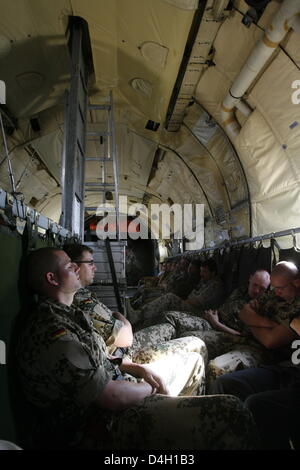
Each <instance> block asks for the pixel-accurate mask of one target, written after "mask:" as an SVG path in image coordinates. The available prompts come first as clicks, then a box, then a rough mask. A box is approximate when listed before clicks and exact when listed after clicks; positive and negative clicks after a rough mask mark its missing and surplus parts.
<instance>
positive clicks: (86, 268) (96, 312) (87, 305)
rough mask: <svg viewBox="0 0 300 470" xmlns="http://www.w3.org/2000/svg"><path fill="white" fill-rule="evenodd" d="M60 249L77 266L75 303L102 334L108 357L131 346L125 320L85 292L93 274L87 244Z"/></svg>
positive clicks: (93, 266) (94, 266)
mask: <svg viewBox="0 0 300 470" xmlns="http://www.w3.org/2000/svg"><path fill="white" fill-rule="evenodd" d="M63 249H64V251H65V252H66V253H67V255H68V256H69V257H70V258H71V260H72V261H73V263H76V264H77V265H78V266H79V278H80V282H81V288H80V289H79V290H78V291H77V292H76V294H75V296H74V302H75V304H76V305H78V306H79V307H80V308H81V309H82V310H83V311H85V312H88V313H89V315H90V317H91V319H92V321H93V324H94V327H95V328H96V330H98V331H99V333H100V334H101V335H102V337H103V339H104V341H105V343H106V345H107V347H108V350H109V352H110V353H111V354H112V353H113V352H114V351H115V350H116V348H118V347H124V348H126V347H128V346H131V345H132V340H133V336H132V328H131V324H130V322H129V321H128V320H127V318H125V317H124V315H122V314H121V313H120V312H112V311H111V310H110V309H109V308H108V307H106V305H104V304H103V303H102V302H100V301H99V300H98V298H97V297H96V296H95V295H94V294H92V292H91V291H90V290H89V289H87V286H89V285H90V284H92V282H93V280H94V276H95V272H96V265H95V263H94V259H93V250H92V249H91V248H90V247H88V246H87V245H79V244H78V245H77V244H69V245H65V246H64V247H63Z"/></svg>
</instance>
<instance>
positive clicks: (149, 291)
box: [130, 287, 164, 309]
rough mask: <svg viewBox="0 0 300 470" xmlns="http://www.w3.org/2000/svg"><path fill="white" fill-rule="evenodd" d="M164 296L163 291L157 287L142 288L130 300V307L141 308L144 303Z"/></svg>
mask: <svg viewBox="0 0 300 470" xmlns="http://www.w3.org/2000/svg"><path fill="white" fill-rule="evenodd" d="M163 294H164V289H163V288H159V287H143V288H142V289H139V290H138V291H137V292H136V294H135V295H134V297H133V298H132V299H131V300H130V302H131V305H132V306H133V308H135V309H139V308H142V307H143V305H144V304H145V303H148V302H151V301H152V300H154V299H156V298H157V297H160V296H162V295H163Z"/></svg>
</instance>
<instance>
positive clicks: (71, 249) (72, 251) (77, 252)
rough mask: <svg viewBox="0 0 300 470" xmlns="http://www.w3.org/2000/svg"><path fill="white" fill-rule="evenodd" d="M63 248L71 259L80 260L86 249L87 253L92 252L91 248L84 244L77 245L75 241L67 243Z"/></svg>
mask: <svg viewBox="0 0 300 470" xmlns="http://www.w3.org/2000/svg"><path fill="white" fill-rule="evenodd" d="M63 250H64V251H65V252H66V253H67V255H68V256H69V257H70V258H71V261H74V262H76V261H81V259H82V256H83V253H84V252H85V251H88V252H89V253H91V254H92V253H93V250H92V248H90V247H89V246H86V245H79V244H75V243H69V244H67V245H64V246H63Z"/></svg>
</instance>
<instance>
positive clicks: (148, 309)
mask: <svg viewBox="0 0 300 470" xmlns="http://www.w3.org/2000/svg"><path fill="white" fill-rule="evenodd" d="M222 298H223V284H222V282H221V280H220V279H219V278H214V279H211V280H209V281H202V282H201V283H200V287H199V288H198V289H194V290H193V291H192V292H191V294H190V295H189V297H188V299H187V300H189V299H197V301H199V303H201V307H200V306H197V307H196V306H193V305H191V304H189V303H188V302H186V301H184V300H182V299H181V298H180V297H178V296H177V295H175V294H172V293H168V294H165V295H162V296H161V297H158V298H157V299H155V300H153V301H152V302H149V303H148V304H146V305H144V307H143V308H142V309H141V311H140V312H139V320H138V321H137V323H136V326H135V328H136V330H139V329H141V328H146V327H148V326H151V325H155V324H157V323H162V321H163V315H162V313H163V312H166V311H168V310H177V311H182V312H191V313H193V314H194V315H198V316H201V314H202V312H203V310H205V309H207V308H216V307H217V306H218V305H219V304H220V302H221V301H222Z"/></svg>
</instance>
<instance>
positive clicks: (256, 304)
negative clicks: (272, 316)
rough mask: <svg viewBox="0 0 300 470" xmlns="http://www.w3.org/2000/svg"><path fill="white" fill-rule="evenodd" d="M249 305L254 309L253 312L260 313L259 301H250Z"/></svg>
mask: <svg viewBox="0 0 300 470" xmlns="http://www.w3.org/2000/svg"><path fill="white" fill-rule="evenodd" d="M249 305H250V307H251V308H252V310H254V311H255V312H256V313H259V310H260V304H259V302H258V300H257V299H253V300H250V302H249Z"/></svg>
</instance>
